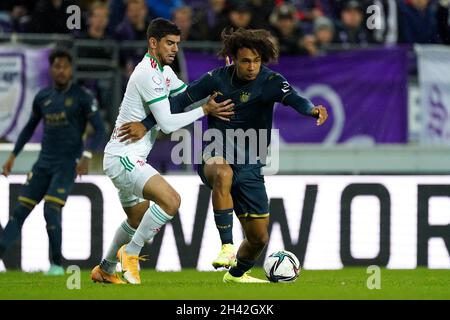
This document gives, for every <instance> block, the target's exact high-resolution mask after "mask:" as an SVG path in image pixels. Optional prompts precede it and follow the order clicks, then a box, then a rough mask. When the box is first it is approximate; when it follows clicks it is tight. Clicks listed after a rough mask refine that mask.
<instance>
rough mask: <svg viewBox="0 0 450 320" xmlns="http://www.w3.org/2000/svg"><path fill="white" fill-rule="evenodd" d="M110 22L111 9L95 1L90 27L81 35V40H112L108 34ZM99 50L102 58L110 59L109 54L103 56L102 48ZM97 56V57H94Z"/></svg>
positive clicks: (91, 12)
mask: <svg viewBox="0 0 450 320" xmlns="http://www.w3.org/2000/svg"><path fill="white" fill-rule="evenodd" d="M108 21H109V8H108V5H107V4H106V3H104V2H100V1H95V2H94V3H92V4H91V6H90V7H89V16H88V26H87V30H86V31H85V32H82V33H81V34H80V38H81V39H93V40H104V39H108V38H110V37H109V35H108V34H107V33H106V29H107V27H108ZM94 49H95V50H98V54H99V55H100V57H102V58H103V57H106V58H110V55H109V54H106V55H105V54H103V53H102V50H101V49H102V48H94ZM94 56H95V55H94Z"/></svg>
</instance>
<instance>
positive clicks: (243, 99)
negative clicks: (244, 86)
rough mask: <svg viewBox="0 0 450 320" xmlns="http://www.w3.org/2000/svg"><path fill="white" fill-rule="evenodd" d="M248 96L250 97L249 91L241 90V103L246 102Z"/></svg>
mask: <svg viewBox="0 0 450 320" xmlns="http://www.w3.org/2000/svg"><path fill="white" fill-rule="evenodd" d="M249 98H250V93H249V92H245V91H243V92H241V96H240V100H241V102H242V103H246V102H247V101H248V99H249Z"/></svg>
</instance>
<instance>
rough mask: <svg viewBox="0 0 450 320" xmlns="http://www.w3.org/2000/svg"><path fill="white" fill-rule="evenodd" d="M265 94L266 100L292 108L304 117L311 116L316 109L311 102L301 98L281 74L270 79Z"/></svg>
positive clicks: (276, 74)
mask: <svg viewBox="0 0 450 320" xmlns="http://www.w3.org/2000/svg"><path fill="white" fill-rule="evenodd" d="M263 92H264V95H265V97H264V100H266V101H272V102H280V103H282V104H284V105H288V106H291V107H292V108H294V109H295V110H296V111H297V112H299V113H301V114H303V115H307V116H310V115H311V112H312V110H313V108H314V104H313V103H312V102H311V101H310V100H308V99H306V98H304V97H302V96H300V95H299V94H298V92H297V91H296V90H295V89H294V88H292V86H291V85H290V84H289V82H288V81H287V80H286V78H285V77H283V76H282V75H281V74H279V73H275V74H273V75H271V76H270V77H269V79H268V81H267V82H266V85H265V87H264V91H263Z"/></svg>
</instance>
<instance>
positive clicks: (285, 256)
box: [264, 250, 300, 282]
mask: <svg viewBox="0 0 450 320" xmlns="http://www.w3.org/2000/svg"><path fill="white" fill-rule="evenodd" d="M264 272H265V273H266V277H267V279H269V280H270V282H294V281H295V280H297V278H298V276H299V274H300V262H299V261H298V259H297V257H296V256H295V254H293V253H292V252H289V251H286V250H280V251H277V252H274V253H272V254H271V255H269V256H268V257H267V259H266V261H264Z"/></svg>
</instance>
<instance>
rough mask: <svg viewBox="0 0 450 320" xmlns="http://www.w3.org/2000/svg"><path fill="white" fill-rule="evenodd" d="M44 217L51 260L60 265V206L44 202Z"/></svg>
mask: <svg viewBox="0 0 450 320" xmlns="http://www.w3.org/2000/svg"><path fill="white" fill-rule="evenodd" d="M44 217H45V221H46V222H47V234H48V240H49V243H50V248H51V253H52V254H51V262H52V263H53V264H57V265H61V259H62V253H61V243H62V229H61V206H60V205H59V204H56V203H52V202H45V204H44Z"/></svg>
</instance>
